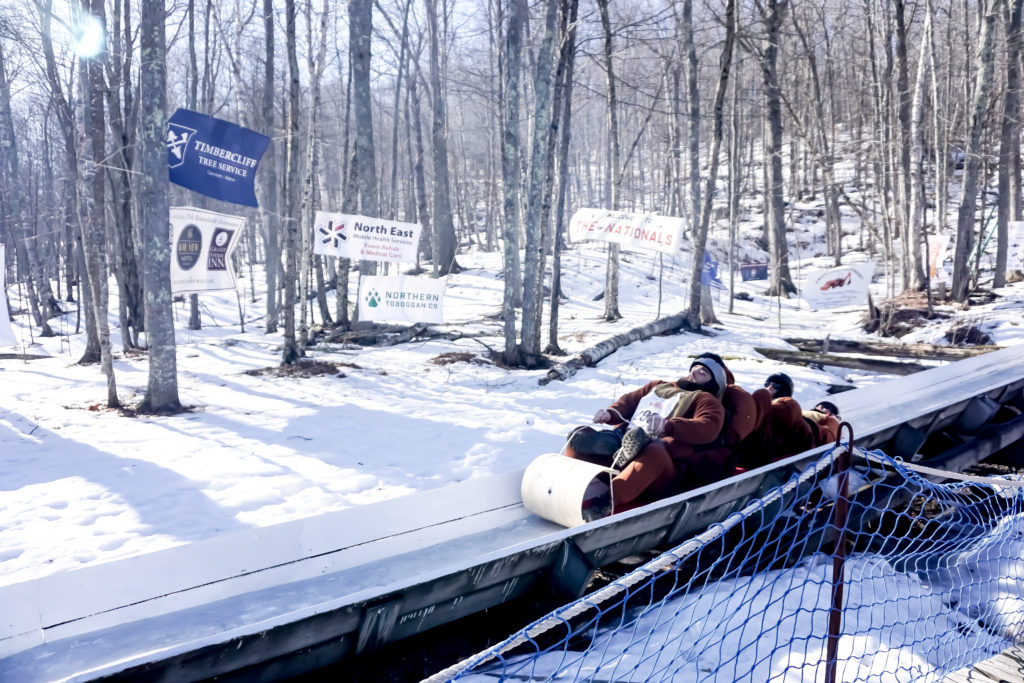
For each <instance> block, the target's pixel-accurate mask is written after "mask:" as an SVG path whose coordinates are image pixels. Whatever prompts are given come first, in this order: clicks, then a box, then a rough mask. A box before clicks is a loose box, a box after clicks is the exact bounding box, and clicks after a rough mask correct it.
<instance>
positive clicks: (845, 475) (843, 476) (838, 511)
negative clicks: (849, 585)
mask: <svg viewBox="0 0 1024 683" xmlns="http://www.w3.org/2000/svg"><path fill="white" fill-rule="evenodd" d="M843 427H845V428H846V430H847V431H848V432H849V434H850V440H849V441H848V442H847V445H846V446H843V444H842V434H843ZM835 448H836V449H838V453H839V457H838V459H837V460H836V461H835V462H836V464H835V467H836V471H837V473H838V474H839V482H838V484H839V485H838V487H837V495H836V502H835V505H834V506H833V508H832V510H833V513H832V522H833V525H834V526H835V528H836V530H837V531H838V538H837V540H836V547H835V550H834V551H833V555H832V606H831V607H830V608H829V611H828V643H827V647H826V655H825V656H826V663H825V666H826V668H825V680H826V681H827V682H828V683H836V671H837V669H838V664H839V662H838V658H837V652H838V650H839V636H840V633H841V631H842V628H843V565H844V563H845V562H846V523H847V520H848V518H849V516H850V501H849V499H848V498H847V484H848V480H849V469H850V449H851V448H853V427H851V426H850V423H849V422H843V423H842V424H840V425H839V433H838V434H836V443H835ZM835 452H836V451H833V453H835Z"/></svg>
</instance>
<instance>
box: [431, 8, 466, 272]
mask: <svg viewBox="0 0 1024 683" xmlns="http://www.w3.org/2000/svg"><path fill="white" fill-rule="evenodd" d="M425 1H426V6H427V26H428V31H427V33H428V35H429V50H430V92H431V96H432V98H431V101H432V103H433V118H432V119H431V121H432V123H431V126H430V132H431V141H432V142H433V147H432V149H433V162H434V163H433V167H434V185H433V197H434V202H433V204H434V220H433V233H432V234H433V237H434V244H433V252H434V277H440V276H442V275H447V274H448V273H451V272H458V271H459V270H460V267H459V264H458V263H456V262H455V241H456V239H455V224H454V222H453V220H452V200H451V182H450V180H449V174H448V110H447V105H446V103H445V91H444V90H443V88H442V83H441V57H440V50H441V48H440V45H439V41H440V40H441V32H440V30H439V26H438V19H437V0H425Z"/></svg>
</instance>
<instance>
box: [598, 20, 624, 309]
mask: <svg viewBox="0 0 1024 683" xmlns="http://www.w3.org/2000/svg"><path fill="white" fill-rule="evenodd" d="M597 9H598V11H600V13H601V28H602V33H603V36H604V69H605V81H606V85H607V88H608V93H607V97H608V135H609V142H608V169H607V172H608V185H609V196H608V208H609V209H611V210H612V211H617V210H618V208H619V183H620V182H621V174H620V173H619V116H618V103H617V100H616V97H615V69H614V67H613V64H612V53H613V49H612V25H611V20H610V18H609V16H608V0H597ZM621 317H622V314H621V313H619V245H618V244H609V245H608V268H607V271H606V273H605V280H604V319H605V320H607V321H609V322H611V321H613V320H618V319H619V318H621Z"/></svg>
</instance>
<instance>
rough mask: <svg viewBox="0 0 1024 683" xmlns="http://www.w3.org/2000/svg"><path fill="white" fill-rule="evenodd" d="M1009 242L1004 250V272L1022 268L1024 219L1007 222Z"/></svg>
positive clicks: (1023, 264) (1023, 257)
mask: <svg viewBox="0 0 1024 683" xmlns="http://www.w3.org/2000/svg"><path fill="white" fill-rule="evenodd" d="M1007 229H1008V231H1009V237H1010V244H1009V248H1008V249H1007V250H1006V272H1007V273H1009V272H1012V271H1014V270H1024V221H1010V222H1009V223H1007Z"/></svg>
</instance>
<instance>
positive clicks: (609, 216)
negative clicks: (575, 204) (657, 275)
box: [569, 209, 685, 254]
mask: <svg viewBox="0 0 1024 683" xmlns="http://www.w3.org/2000/svg"><path fill="white" fill-rule="evenodd" d="M684 227H685V223H684V221H683V219H682V218H678V217H675V216H656V215H654V214H651V213H626V212H623V211H605V210H604V209H579V210H578V211H576V213H574V214H573V215H572V219H571V220H570V221H569V239H571V240H573V241H574V242H579V241H582V240H598V241H603V242H615V243H616V244H621V245H622V246H623V247H626V248H629V249H650V250H652V251H658V252H662V253H664V254H673V253H675V252H676V251H678V250H679V242H680V240H681V239H682V235H683V228H684Z"/></svg>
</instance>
